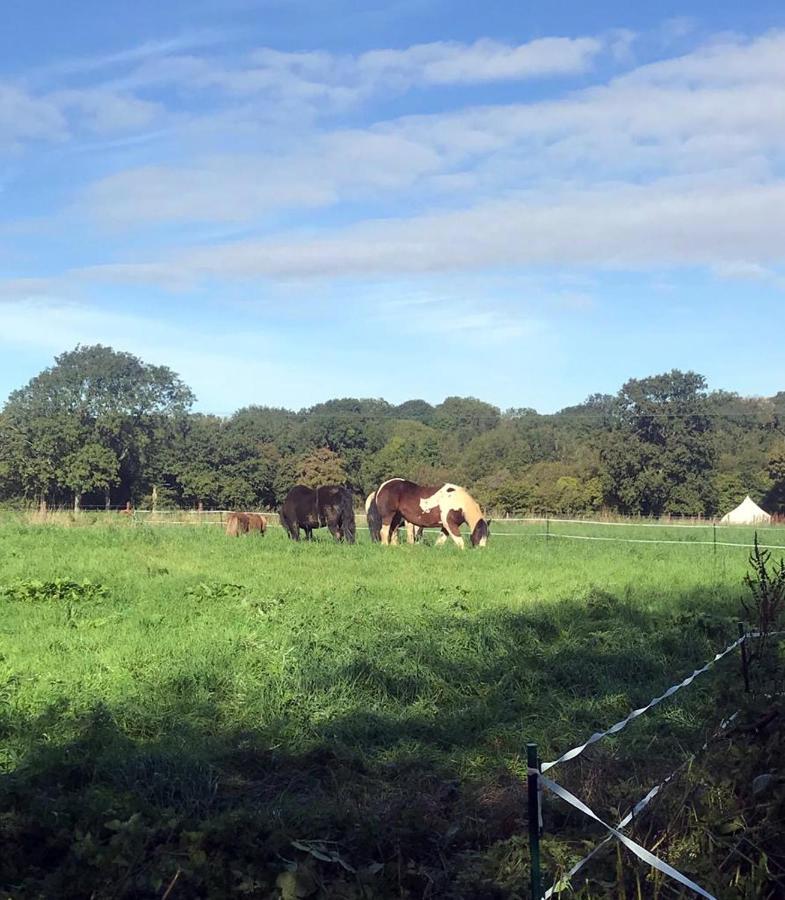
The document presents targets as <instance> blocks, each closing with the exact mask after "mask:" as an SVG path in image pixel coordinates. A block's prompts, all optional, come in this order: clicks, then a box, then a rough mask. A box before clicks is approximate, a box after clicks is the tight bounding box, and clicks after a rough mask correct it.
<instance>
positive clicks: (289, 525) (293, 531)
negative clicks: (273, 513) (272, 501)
mask: <svg viewBox="0 0 785 900" xmlns="http://www.w3.org/2000/svg"><path fill="white" fill-rule="evenodd" d="M278 520H279V521H280V523H281V525H282V526H283V527H284V528H285V529H286V532H287V534H288V535H289V537H290V538H293V539H294V540H297V538H298V537H299V529H298V528H297V527H296V525H295V522H294V519H293V518H292V517H291V516H290V510H289V509H287V504H286V503H284V505H283V506H282V507H281V508H280V510H279V511H278Z"/></svg>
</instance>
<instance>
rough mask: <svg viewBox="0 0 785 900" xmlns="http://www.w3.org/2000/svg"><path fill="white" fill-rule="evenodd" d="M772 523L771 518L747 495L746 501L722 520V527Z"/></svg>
mask: <svg viewBox="0 0 785 900" xmlns="http://www.w3.org/2000/svg"><path fill="white" fill-rule="evenodd" d="M766 522H771V516H770V515H769V514H768V513H767V512H765V511H764V510H762V509H761V508H760V507H759V506H758V504H757V503H756V502H755V501H754V500H753V499H752V498H751V497H750V496H749V495H747V496H746V497H745V498H744V500H743V501H742V502H741V503H740V504H739V505H738V506H737V507H736V509H732V510H731V511H730V512H729V513H726V514H725V515H724V516H723V517H722V518H721V519H720V523H721V524H722V525H759V524H763V523H766Z"/></svg>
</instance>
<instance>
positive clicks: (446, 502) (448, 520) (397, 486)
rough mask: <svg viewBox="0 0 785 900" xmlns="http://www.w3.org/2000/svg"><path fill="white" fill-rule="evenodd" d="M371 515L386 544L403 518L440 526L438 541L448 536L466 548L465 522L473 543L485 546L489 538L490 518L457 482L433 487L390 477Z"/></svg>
mask: <svg viewBox="0 0 785 900" xmlns="http://www.w3.org/2000/svg"><path fill="white" fill-rule="evenodd" d="M368 517H369V527H378V528H379V536H380V539H381V542H382V543H383V544H389V543H391V539H390V538H391V534H393V533H394V532H395V530H396V529H397V528H398V526H399V525H400V524H401V522H409V523H410V524H412V525H415V526H418V527H420V528H441V530H442V533H441V535H440V536H439V538H438V539H437V541H436V543H437V544H443V543H444V542H445V541H446V540H447V538H448V537H449V538H452V540H453V542H454V543H455V544H457V545H458V546H459V547H460V548H461V549H464V543H463V538H462V537H461V525H463V524H464V522H465V523H466V524H467V525H468V526H469V528H470V529H471V543H472V546H473V547H484V546H485V545H486V543H487V541H488V534H489V532H488V522H487V521H486V519H485V516H484V515H483V512H482V510H481V509H480V505H479V503H477V501H476V500H475V499H474V497H472V496H471V494H469V492H468V491H467V490H466V489H465V488H462V487H459V486H458V485H457V484H449V483H448V484H443V485H441V487H430V486H427V485H422V484H415V482H413V481H406V479H404V478H391V479H390V480H389V481H385V482H384V484H382V485H381V486H380V487H379V490H378V491H377V492H376V497H375V498H374V499H373V501H372V502H371V504H370V508H369V510H368ZM371 523H373V524H371Z"/></svg>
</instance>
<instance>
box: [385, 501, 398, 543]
mask: <svg viewBox="0 0 785 900" xmlns="http://www.w3.org/2000/svg"><path fill="white" fill-rule="evenodd" d="M402 519H403V516H402V515H401V514H400V513H399V512H398V510H397V509H396V510H395V512H394V513H393V514H392V516H390V521H389V522H388V523H387V524H386V525H385V524H382V543H383V544H397V543H398V528H399V526H400V524H401V520H402ZM382 521H383V520H382Z"/></svg>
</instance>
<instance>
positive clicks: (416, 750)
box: [0, 591, 738, 898]
mask: <svg viewBox="0 0 785 900" xmlns="http://www.w3.org/2000/svg"><path fill="white" fill-rule="evenodd" d="M732 599H733V598H732V597H731V596H730V595H728V596H725V597H716V596H712V597H711V598H709V596H708V595H706V594H703V593H701V594H696V595H693V596H687V597H684V598H682V601H681V603H680V605H679V608H674V606H673V604H671V606H670V609H669V612H668V613H667V614H666V613H662V612H647V611H646V610H645V609H642V608H641V607H640V605H634V604H632V603H629V602H626V601H623V600H619V599H618V598H615V597H613V596H611V595H609V594H606V593H602V592H597V591H595V592H592V593H590V594H588V595H586V596H583V597H581V598H578V599H570V600H564V601H563V602H561V603H556V604H549V605H548V606H547V607H546V606H543V607H541V608H539V609H533V610H531V611H527V612H525V613H524V612H518V613H513V612H510V611H504V610H494V611H489V612H484V613H480V614H477V613H472V611H471V610H470V609H469V608H468V606H469V603H468V602H467V601H465V600H463V599H461V598H458V599H457V600H456V601H455V602H454V604H453V605H452V606H451V607H450V609H449V610H448V611H446V612H445V611H444V610H442V611H441V612H439V613H434V614H432V615H430V614H429V615H424V616H423V617H422V619H421V620H419V621H418V623H417V624H416V625H413V624H412V623H406V624H403V623H398V622H396V621H395V619H394V618H393V617H390V618H387V619H380V620H378V621H377V622H376V623H375V628H374V629H372V630H371V631H370V632H369V633H363V635H359V636H358V635H354V636H353V635H348V634H347V635H345V636H344V638H345V639H344V641H343V643H342V644H341V645H340V646H339V645H337V644H331V643H330V640H329V639H328V638H326V637H325V636H324V635H322V636H314V635H309V634H308V633H307V631H306V630H303V631H302V632H301V633H300V634H299V637H298V641H299V644H298V654H296V656H297V658H298V659H299V663H298V664H297V670H296V672H294V674H293V677H294V678H295V679H296V683H297V684H298V685H299V686H300V692H301V693H300V696H299V700H298V702H296V703H294V704H293V705H291V707H290V708H289V709H288V710H287V709H283V710H281V711H280V712H279V713H278V715H277V717H275V716H274V717H272V718H270V719H268V720H267V722H266V724H265V725H264V727H259V728H247V727H246V728H237V727H235V726H232V725H227V724H225V723H226V719H227V717H226V716H225V715H222V713H221V708H220V707H221V703H222V699H217V700H216V701H215V705H214V706H212V705H211V704H210V703H209V702H205V700H204V699H203V693H201V694H200V693H199V692H198V691H194V692H193V694H191V692H189V690H188V689H187V686H188V685H189V684H192V685H194V686H195V687H198V685H199V681H200V678H202V677H203V675H202V673H200V670H199V669H198V667H197V666H194V671H192V672H185V673H182V672H181V673H178V675H177V676H176V677H175V678H173V679H172V681H171V682H170V683H166V682H164V683H162V684H158V685H156V687H155V690H151V694H150V701H149V708H147V709H145V708H144V707H142V708H140V707H139V706H138V704H137V705H136V706H135V707H134V708H133V710H129V709H110V708H107V707H104V706H96V707H94V708H93V709H92V710H91V711H90V712H89V713H86V714H82V715H79V716H74V715H73V714H71V713H70V711H69V708H68V705H67V704H65V703H59V704H54V705H52V706H51V707H49V708H47V709H46V710H44V711H43V712H41V713H39V714H38V715H37V716H36V717H35V718H25V717H24V716H23V715H21V714H19V713H17V712H14V711H13V710H14V707H13V706H11V705H10V704H9V705H7V706H6V707H3V708H2V713H0V715H1V718H0V738H2V740H3V742H4V743H7V744H8V745H15V746H17V747H27V748H28V749H27V750H26V751H21V754H20V755H21V759H20V761H19V763H18V765H16V766H15V768H14V770H13V771H12V772H10V774H7V775H4V776H2V778H0V841H2V845H3V853H2V856H1V857H0V888H2V890H3V892H4V893H5V894H8V895H9V896H11V897H15V898H16V897H18V898H23V897H25V898H26V897H95V898H109V897H118V898H119V897H122V898H132V897H133V898H136V897H139V898H147V897H161V896H163V894H165V893H166V891H167V890H169V889H170V890H169V894H168V896H169V897H171V898H177V897H225V896H249V897H275V896H279V894H280V895H281V896H291V897H295V896H306V893H302V892H303V891H310V892H311V894H312V895H314V896H316V895H320V896H325V897H346V898H354V897H357V898H360V897H425V896H444V897H477V898H483V897H487V898H501V897H516V896H525V894H526V887H525V886H526V862H525V860H526V845H525V841H524V840H523V839H522V838H521V837H520V835H522V834H523V833H524V832H525V822H524V815H525V814H524V810H525V786H524V783H523V780H522V779H521V778H520V774H521V770H520V767H519V766H518V765H517V764H516V756H517V755H518V754H520V753H521V752H522V749H523V744H524V743H525V741H526V740H536V741H537V742H538V743H539V744H540V746H541V748H542V750H543V754H544V755H545V756H546V757H547V756H548V755H549V754H550V753H557V752H560V751H563V750H565V749H567V748H568V747H569V746H571V745H572V744H573V743H574V742H575V741H576V739H579V738H585V737H586V736H588V735H589V734H590V733H591V732H592V731H593V730H594V729H596V728H597V727H601V726H608V725H610V724H611V723H612V722H613V721H615V720H616V719H617V718H620V717H621V716H623V715H624V714H626V713H627V712H628V711H629V709H630V708H631V707H633V706H636V705H640V704H641V703H642V702H644V701H647V700H648V699H650V697H651V696H652V695H653V694H654V693H659V692H660V691H662V690H663V689H664V688H666V687H668V686H669V685H670V684H671V683H672V682H673V681H675V680H676V679H677V678H681V677H683V676H684V675H685V674H688V673H689V672H691V671H692V670H693V669H694V668H695V667H696V666H698V665H700V664H702V663H703V662H705V661H706V660H707V659H709V658H710V657H711V656H712V655H713V653H714V652H716V650H718V649H721V648H722V647H723V646H724V645H725V644H726V642H727V641H728V640H729V639H731V638H732V636H733V634H732V620H731V619H729V618H728V616H727V611H728V610H729V609H730V608H732ZM709 602H711V603H712V604H714V606H713V608H711V607H708V604H709ZM661 606H662V605H661V604H658V603H656V602H653V603H652V609H658V608H661ZM227 665H230V660H227ZM184 685H185V686H186V687H185V688H184ZM737 690H738V679H737V678H736V677H735V671H733V672H730V671H718V673H717V676H716V677H711V678H707V679H706V681H705V683H702V684H701V685H700V686H698V687H694V688H691V689H690V690H689V692H685V694H684V695H679V700H678V701H677V700H674V701H669V703H670V704H671V707H670V709H671V710H673V709H676V708H677V709H678V710H679V715H678V716H676V715H673V714H672V713H671V714H666V718H667V721H666V722H665V723H664V724H663V719H662V718H656V717H655V715H652V717H651V720H650V721H648V722H644V721H643V720H641V721H640V722H639V723H636V725H635V728H634V729H630V732H634V733H633V734H631V735H630V737H629V740H628V741H627V743H625V744H624V746H623V748H621V745H613V746H615V747H617V750H618V752H616V751H614V752H610V751H609V750H607V749H605V748H604V746H599V747H597V748H594V749H593V751H592V753H591V754H588V755H587V756H586V757H585V758H582V759H581V761H580V762H579V763H576V764H575V765H574V768H573V769H572V770H571V772H570V773H567V770H565V775H566V776H567V780H566V782H565V783H566V784H568V785H570V786H573V787H576V786H578V787H580V788H581V789H584V790H588V784H587V783H584V782H586V780H587V778H588V776H589V775H590V774H591V773H592V770H593V767H596V766H598V765H602V766H603V771H606V770H608V771H610V773H611V775H610V777H613V775H614V774H620V769H619V755H620V754H624V758H625V759H627V760H628V761H629V760H632V762H633V763H634V767H635V768H636V770H637V771H638V772H639V773H640V774H641V777H643V778H645V781H646V783H647V784H649V785H650V784H651V783H653V781H654V780H656V778H657V777H659V776H660V775H661V774H662V773H663V766H665V767H670V766H671V765H672V761H673V760H672V757H671V758H670V759H668V757H667V754H663V753H662V751H661V750H660V751H658V755H657V757H656V758H655V759H652V755H651V753H650V750H649V748H650V745H651V742H652V740H653V739H654V738H661V739H663V740H664V741H665V744H666V746H667V747H669V748H670V749H671V750H674V751H675V750H678V751H679V752H681V753H683V748H684V746H690V745H697V744H699V743H700V741H701V740H702V738H703V735H704V734H705V730H706V727H711V726H714V725H715V724H716V722H715V721H714V719H715V718H716V713H717V709H720V710H722V709H723V708H724V705H727V704H728V703H730V702H732V701H730V699H729V695H732V694H733V693H734V692H736V691H737ZM336 691H338V692H340V694H341V696H342V698H343V700H344V701H345V699H346V697H347V696H348V697H352V698H353V702H352V704H351V706H350V708H347V707H346V705H345V702H344V703H343V705H341V704H337V705H336V706H335V708H334V709H333V710H331V708H330V706H329V704H328V701H329V698H330V696H331V693H332V692H336ZM173 692H174V693H176V695H177V709H178V716H177V720H176V721H175V722H172V721H168V722H167V721H165V720H164V721H163V723H162V720H161V718H160V715H159V714H158V712H157V710H156V700H157V699H158V700H160V699H161V698H165V697H168V696H170V695H171V694H172V693H173ZM197 694H199V696H201V697H202V699H200V700H198V701H197V700H196V699H194V696H195V695H197ZM317 713H318V714H317ZM645 718H647V717H644V719H645ZM129 720H133V726H134V727H133V734H134V735H135V736H131V734H130V732H129V731H127V729H125V728H124V727H122V726H121V724H120V723H122V722H128V721H129ZM293 722H294V723H295V725H294V726H293ZM141 734H145V735H149V736H148V737H146V738H142V737H139V735H141ZM625 740H626V733H625ZM619 748H620V749H619ZM626 771H627V775H628V774H629V766H628V767H627V770H626ZM595 774H596V773H595ZM590 780H592V781H595V782H596V778H592V779H590ZM595 790H596V788H595ZM625 790H627V791H629V792H630V793H631V794H632V795H636V794H638V793H639V785H638V782H637V781H636V782H635V783H634V784H632V785H630V783H629V778H627V781H626V784H625ZM582 796H586V795H585V794H583V795H582ZM634 798H635V799H637V796H635V797H634ZM587 799H589V800H590V799H591V797H587ZM601 799H602V800H603V801H604V802H608V801H609V800H614V801H618V800H619V799H620V798H619V797H618V796H613V795H612V794H610V795H603V797H602V798H601ZM560 816H561V818H560V819H559V821H558V824H559V826H560V827H569V825H570V822H571V820H570V817H569V816H568V815H566V814H564V813H561V814H560ZM580 825H581V828H582V829H583V830H585V823H580ZM589 831H590V832H591V829H589ZM293 840H298V841H301V842H302V841H303V840H305V841H323V842H327V843H323V844H319V845H318V847H315V848H312V849H313V850H314V851H315V853H310V852H308V851H307V850H302V849H298V848H295V847H293V846H292V841H293ZM319 854H321V857H322V858H321V859H317V857H318V855H319ZM325 857H327V858H325ZM331 857H334V858H332V859H331ZM339 857H340V859H339ZM344 863H346V865H344ZM295 864H297V865H298V866H299V870H298V871H299V875H297V876H296V877H297V878H299V879H300V881H299V882H297V883H296V884H294V886H293V885H292V884H290V885H289V886H288V887H287V886H286V885H285V884H283V885H282V886H281V890H280V891H279V890H278V889H277V888H276V879H277V878H278V877H279V876H280V874H281V873H282V872H283V871H285V870H286V869H287V867H289V868H291V867H293V866H294V865H295ZM347 866H350V867H351V868H352V869H356V870H358V872H350V871H349V869H348V868H347ZM178 873H179V874H178ZM298 885H299V886H298ZM516 885H517V887H516ZM287 890H290V893H289V894H288V895H287V893H286V891H287ZM298 890H299V891H300V893H299V894H298V893H297V891H298ZM291 891H294V893H291Z"/></svg>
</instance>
